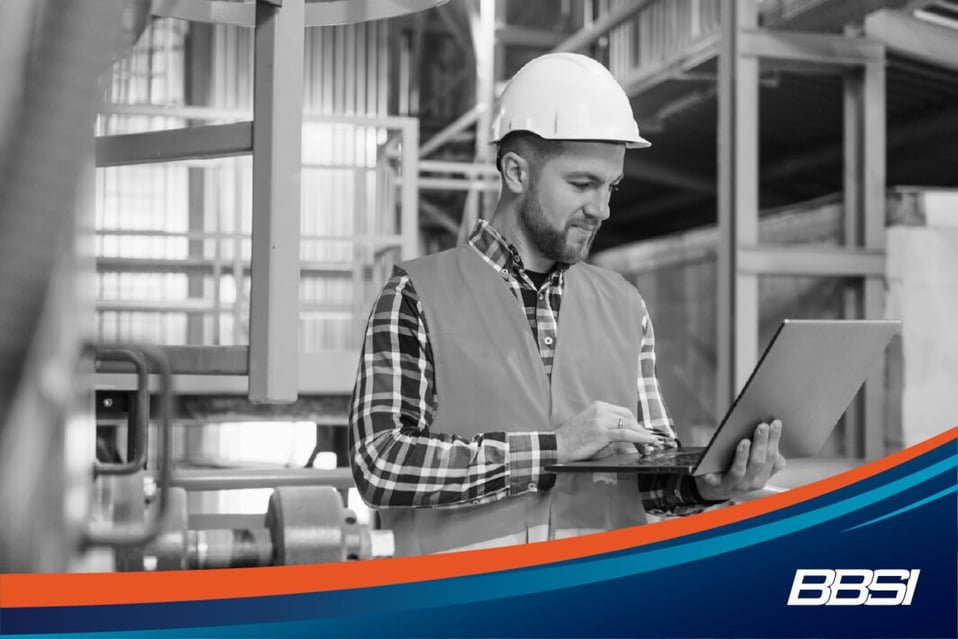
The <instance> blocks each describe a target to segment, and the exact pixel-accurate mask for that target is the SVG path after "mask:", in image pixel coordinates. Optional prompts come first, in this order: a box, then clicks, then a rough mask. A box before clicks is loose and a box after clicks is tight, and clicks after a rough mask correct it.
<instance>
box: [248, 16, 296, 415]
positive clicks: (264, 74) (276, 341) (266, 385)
mask: <svg viewBox="0 0 958 639" xmlns="http://www.w3.org/2000/svg"><path fill="white" fill-rule="evenodd" d="M304 8H305V3H304V0H286V1H285V2H284V3H283V6H282V7H281V8H277V7H275V6H272V5H269V4H263V3H260V4H257V6H256V31H255V58H254V66H255V76H254V87H253V109H254V111H253V112H254V119H255V122H256V127H255V128H254V130H253V225H252V238H251V239H252V256H251V257H252V272H251V284H250V318H249V322H250V337H249V341H250V346H249V398H250V400H251V401H254V402H267V403H274V402H275V403H281V402H291V401H293V400H295V399H296V396H297V392H298V390H299V385H298V371H297V369H296V367H293V366H290V365H289V363H290V362H292V361H296V357H297V355H298V352H299V231H300V175H301V172H302V167H301V161H302V139H303V135H302V128H303V50H304V30H303V23H304Z"/></svg>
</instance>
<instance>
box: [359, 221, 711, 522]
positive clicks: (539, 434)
mask: <svg viewBox="0 0 958 639" xmlns="http://www.w3.org/2000/svg"><path fill="white" fill-rule="evenodd" d="M469 244H470V245H471V246H472V247H473V248H474V249H475V250H476V251H478V252H479V254H480V255H481V256H482V257H483V259H484V260H485V261H486V262H487V263H488V264H489V266H490V268H494V269H495V270H496V271H497V272H500V273H504V274H507V275H508V278H507V279H506V282H507V283H508V285H509V287H510V289H511V290H512V292H513V294H514V295H515V296H516V300H517V303H521V304H522V306H523V307H524V309H525V312H526V317H527V318H528V320H529V328H530V329H531V330H532V333H533V335H534V336H535V338H536V341H537V343H538V345H539V352H540V355H541V357H542V361H543V364H544V365H545V368H546V371H547V373H549V374H550V376H551V372H552V360H553V355H554V353H555V342H556V332H557V331H556V328H557V325H558V316H559V307H560V304H561V302H562V292H563V281H564V278H563V274H564V273H565V270H566V269H567V268H568V265H563V264H557V265H556V266H555V268H553V270H552V271H551V272H550V274H549V275H548V277H547V278H546V281H545V282H544V283H543V284H542V287H541V288H540V289H537V288H536V287H535V285H534V284H533V283H532V280H531V279H530V278H529V276H528V275H527V274H526V273H525V271H524V270H523V265H522V259H521V258H520V257H519V254H518V252H517V251H516V250H515V248H514V247H513V246H512V245H510V244H509V243H507V242H506V241H505V240H504V239H503V238H502V236H501V235H499V233H498V232H497V231H496V230H495V229H494V228H493V227H492V226H490V225H489V224H488V223H487V222H485V221H484V220H480V221H479V222H478V224H477V225H476V227H475V229H474V230H473V232H472V234H471V236H470V237H469ZM641 321H642V336H643V340H642V345H641V348H640V354H639V361H638V364H637V380H638V381H637V384H638V397H639V401H638V406H637V407H636V417H637V419H638V421H639V423H640V424H642V425H643V426H645V427H646V428H648V429H651V430H656V431H659V432H661V433H664V434H666V435H668V436H670V437H673V438H674V437H675V434H674V430H673V425H672V419H671V416H670V415H669V413H668V410H667V409H666V407H665V403H664V402H663V399H662V394H661V391H660V389H659V384H658V381H657V379H656V377H655V349H654V346H655V341H654V336H653V332H652V322H651V320H650V319H649V316H648V312H645V313H644V314H643V316H642V320H641ZM434 376H435V372H434V367H433V354H432V347H431V345H430V342H429V333H428V329H427V327H426V321H425V317H424V315H423V309H422V305H421V303H420V301H419V298H418V296H417V294H416V291H415V289H414V288H413V285H412V282H411V281H410V279H409V276H408V275H407V274H406V272H405V271H404V270H403V269H402V268H400V267H396V268H395V269H394V272H393V274H392V276H391V278H390V279H389V280H388V281H387V282H386V284H385V285H384V287H383V290H382V292H381V293H380V295H379V297H378V299H377V300H376V302H375V303H374V305H373V309H372V312H371V313H370V316H369V322H368V324H367V327H366V334H365V339H364V343H363V350H362V354H361V356H360V365H359V373H358V376H357V381H356V386H355V389H354V391H353V399H352V405H351V409H350V418H349V421H350V433H349V447H350V454H351V457H352V458H351V462H352V463H351V466H352V471H353V477H354V479H355V482H356V486H357V487H358V489H359V492H360V494H361V495H362V497H363V499H364V501H366V503H368V504H369V505H371V506H373V507H376V508H396V507H432V508H456V507H459V506H467V505H474V504H480V503H487V502H492V501H496V500H499V499H504V498H506V497H514V496H518V495H521V494H523V493H526V492H530V491H534V490H538V491H547V490H549V489H551V488H552V486H553V485H554V484H555V474H554V473H549V472H546V471H545V470H543V469H544V467H545V466H546V465H548V464H550V463H553V462H555V461H556V457H557V452H556V438H555V435H554V434H553V433H551V432H549V431H535V432H506V431H497V430H495V424H490V430H489V432H484V433H480V434H478V435H476V436H474V437H472V438H471V439H466V438H463V437H460V436H457V435H452V434H449V433H443V432H433V431H432V430H431V429H430V426H431V425H432V422H433V417H434V416H435V414H436V409H437V406H438V402H439V401H441V400H440V398H439V397H438V395H437V393H436V384H435V377H434ZM638 477H639V479H638V481H639V491H640V495H641V499H642V501H643V503H644V505H645V508H646V510H648V511H649V512H652V513H659V514H665V513H671V514H687V513H690V512H697V511H699V510H701V509H702V505H703V502H702V500H701V499H700V498H699V496H698V491H697V490H696V488H695V485H694V480H692V479H691V478H690V477H688V476H680V475H639V476H638Z"/></svg>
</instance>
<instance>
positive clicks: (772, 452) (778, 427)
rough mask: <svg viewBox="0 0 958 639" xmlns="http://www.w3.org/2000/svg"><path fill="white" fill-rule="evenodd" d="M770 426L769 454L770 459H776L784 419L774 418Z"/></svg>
mask: <svg viewBox="0 0 958 639" xmlns="http://www.w3.org/2000/svg"><path fill="white" fill-rule="evenodd" d="M769 427H770V430H769V435H768V453H767V455H768V459H774V457H775V456H776V455H778V446H779V443H780V442H781V439H782V420H780V419H773V420H772V423H771V424H769Z"/></svg>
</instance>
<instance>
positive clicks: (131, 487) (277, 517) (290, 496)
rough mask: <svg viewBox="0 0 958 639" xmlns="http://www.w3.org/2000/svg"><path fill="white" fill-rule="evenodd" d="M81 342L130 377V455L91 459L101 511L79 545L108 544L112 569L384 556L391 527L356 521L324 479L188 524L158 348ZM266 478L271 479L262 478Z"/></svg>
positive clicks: (166, 372)
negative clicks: (258, 506)
mask: <svg viewBox="0 0 958 639" xmlns="http://www.w3.org/2000/svg"><path fill="white" fill-rule="evenodd" d="M87 351H88V353H89V355H90V357H92V359H93V360H94V361H95V362H96V366H97V368H100V367H102V366H103V365H104V364H105V363H106V362H113V363H124V362H125V363H127V364H130V365H132V366H133V368H134V370H135V371H136V377H137V388H136V390H135V391H134V392H133V393H131V395H132V397H131V399H130V400H129V402H128V404H129V405H128V413H129V419H128V421H127V437H128V441H127V449H128V451H129V460H128V461H121V462H104V461H98V462H97V463H96V465H95V467H94V469H95V474H96V475H97V480H96V481H97V488H98V490H97V491H96V496H95V502H96V503H95V504H94V508H93V510H94V512H97V513H100V514H101V515H102V517H101V518H100V519H101V521H100V522H98V525H96V526H95V527H93V528H92V529H91V530H89V531H88V532H87V533H86V536H85V539H84V545H85V546H87V547H95V546H109V547H112V548H113V549H114V558H113V559H114V567H115V568H116V569H117V570H123V571H132V570H177V569H178V570H183V569H191V568H235V567H254V566H280V565H289V564H307V563H326V562H333V561H347V560H358V559H371V558H374V557H389V556H392V554H393V552H394V551H393V538H392V532H391V531H384V530H373V529H371V528H370V526H368V525H366V524H360V523H359V522H358V520H357V517H356V514H355V513H354V512H353V511H351V510H349V509H347V508H345V507H344V506H343V500H342V497H341V496H340V492H339V490H337V488H336V487H333V486H316V485H282V486H276V487H275V488H274V489H273V492H272V494H271V496H270V498H269V505H268V508H267V511H266V513H265V514H264V515H262V517H260V518H256V517H253V518H249V517H247V518H245V519H243V522H242V525H241V526H232V525H231V526H230V527H222V528H209V527H205V528H197V527H193V528H191V527H190V516H189V507H188V499H187V488H185V487H183V486H182V485H171V484H172V483H173V482H174V478H173V476H172V470H171V465H172V464H171V454H170V435H171V417H172V415H171V413H172V399H173V397H172V391H171V379H172V376H171V373H170V366H169V363H168V362H167V360H166V357H165V355H164V353H163V351H162V350H161V349H159V348H156V347H148V346H132V345H111V346H90V347H88V349H87ZM151 373H156V374H158V375H159V380H160V389H159V394H158V397H157V398H156V399H157V400H158V401H157V402H155V404H156V409H157V410H156V412H157V417H158V420H157V421H158V429H159V434H160V436H159V443H158V446H156V449H157V451H156V453H157V454H156V463H155V465H156V468H155V469H151V471H150V472H149V473H147V472H145V471H144V466H145V465H146V463H147V457H148V454H147V453H148V451H150V450H151V447H150V442H149V432H150V429H149V422H150V412H151V408H150V407H151V392H150V387H149V384H150V374H151ZM304 480H305V478H304ZM270 482H271V483H276V482H277V480H276V478H275V477H274V478H273V479H272V480H267V482H264V484H265V483H270Z"/></svg>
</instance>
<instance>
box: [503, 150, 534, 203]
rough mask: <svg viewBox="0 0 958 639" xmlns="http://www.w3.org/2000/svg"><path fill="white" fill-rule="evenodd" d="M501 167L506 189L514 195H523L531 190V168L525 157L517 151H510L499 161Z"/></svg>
mask: <svg viewBox="0 0 958 639" xmlns="http://www.w3.org/2000/svg"><path fill="white" fill-rule="evenodd" d="M499 166H500V167H501V170H502V182H503V184H504V185H505V188H506V189H508V190H509V191H510V192H511V193H513V194H514V195H522V194H523V193H525V192H526V191H528V190H529V182H530V180H531V179H532V174H531V172H530V168H531V167H530V166H529V162H528V161H527V160H526V159H525V158H524V157H522V156H521V155H519V154H518V153H516V152H515V151H509V152H507V153H504V154H503V155H502V157H501V158H500V159H499Z"/></svg>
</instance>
